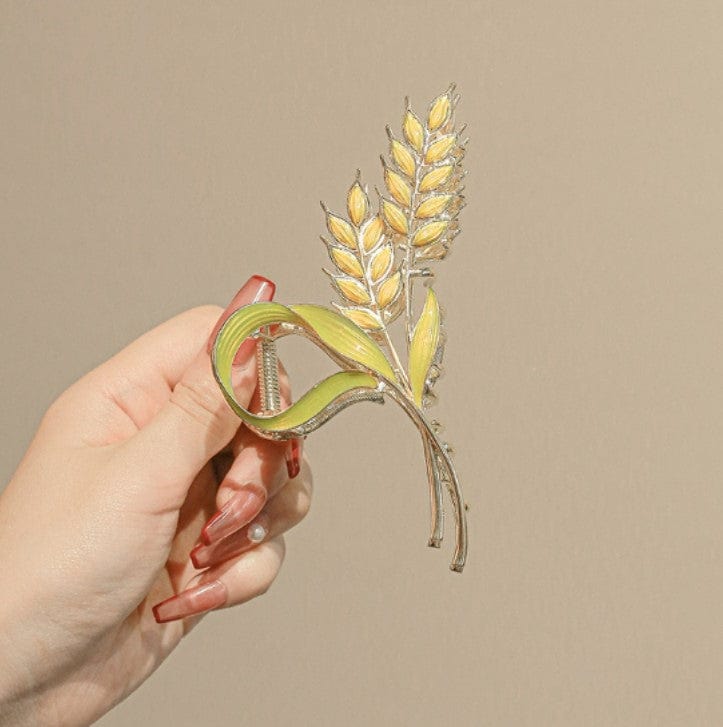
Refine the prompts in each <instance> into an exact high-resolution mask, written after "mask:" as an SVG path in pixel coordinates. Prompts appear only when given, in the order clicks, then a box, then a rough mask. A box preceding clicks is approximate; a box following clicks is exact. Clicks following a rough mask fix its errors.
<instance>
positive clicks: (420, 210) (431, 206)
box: [415, 194, 452, 220]
mask: <svg viewBox="0 0 723 727" xmlns="http://www.w3.org/2000/svg"><path fill="white" fill-rule="evenodd" d="M451 201H452V195H451V194H434V195H432V196H430V197H427V199H425V200H424V202H422V204H420V205H419V207H417V211H416V212H415V216H416V217H417V218H418V219H420V220H426V219H428V218H430V217H436V216H437V215H439V214H441V213H442V212H444V210H445V209H446V208H447V205H448V204H449V203H450V202H451Z"/></svg>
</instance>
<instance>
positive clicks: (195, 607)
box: [153, 536, 286, 623]
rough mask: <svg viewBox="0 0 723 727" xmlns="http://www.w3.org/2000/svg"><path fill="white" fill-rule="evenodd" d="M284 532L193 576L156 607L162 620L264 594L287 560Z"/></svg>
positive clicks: (156, 613) (190, 614)
mask: <svg viewBox="0 0 723 727" xmlns="http://www.w3.org/2000/svg"><path fill="white" fill-rule="evenodd" d="M285 552H286V547H285V543H284V539H283V537H282V536H279V537H277V538H274V539H273V540H269V541H268V542H266V543H263V545H260V546H259V547H257V548H254V549H253V550H250V551H248V552H247V553H244V554H243V555H241V556H239V557H238V558H236V559H235V560H233V561H228V562H226V563H223V564H221V565H219V566H217V567H216V568H213V569H211V570H209V571H206V572H205V573H202V574H199V575H198V576H196V577H195V578H193V579H192V580H191V582H190V583H189V587H188V588H186V590H185V591H183V592H182V593H179V594H178V595H177V596H173V597H172V598H169V599H167V600H165V601H163V602H162V603H159V604H158V605H157V606H154V607H153V615H154V617H155V619H156V621H157V622H158V623H166V622H168V621H175V620H177V619H181V618H189V617H191V616H197V615H199V614H201V613H204V612H206V611H210V610H211V609H215V608H221V607H224V606H235V605H238V604H241V603H245V602H246V601H249V600H251V599H252V598H256V597H257V596H261V595H263V594H264V593H266V591H268V589H269V588H270V587H271V584H272V583H273V582H274V579H275V578H276V576H277V575H278V572H279V569H280V568H281V564H282V562H283V560H284V554H285Z"/></svg>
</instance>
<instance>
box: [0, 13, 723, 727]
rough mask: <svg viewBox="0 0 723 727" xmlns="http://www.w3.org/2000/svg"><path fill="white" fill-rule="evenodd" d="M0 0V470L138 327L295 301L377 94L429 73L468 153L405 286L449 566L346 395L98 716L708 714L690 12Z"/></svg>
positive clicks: (392, 419)
mask: <svg viewBox="0 0 723 727" xmlns="http://www.w3.org/2000/svg"><path fill="white" fill-rule="evenodd" d="M0 9H1V16H0V97H1V98H2V101H1V102H0V103H1V105H0V163H1V174H2V196H1V198H0V212H1V217H2V224H1V225H0V227H1V229H2V232H1V234H2V266H1V268H2V272H1V273H0V278H1V279H0V283H1V284H2V290H3V306H2V308H1V309H0V320H1V324H2V336H3V341H4V343H5V345H4V356H3V365H2V376H1V377H0V382H1V383H0V386H1V387H2V402H3V410H4V415H3V417H2V435H3V436H2V441H3V447H2V452H1V454H0V458H1V459H0V465H1V467H0V475H1V476H2V480H3V481H5V480H6V479H7V478H9V477H10V475H11V473H12V471H13V469H14V467H15V465H16V463H17V461H18V459H19V458H20V457H21V455H22V453H23V451H24V448H25V447H26V445H27V443H28V441H29V439H30V437H31V435H32V433H33V431H34V428H35V426H36V424H37V422H38V419H39V417H40V416H41V413H42V412H43V411H44V409H45V407H46V406H47V405H48V404H49V403H50V401H51V400H52V399H53V397H54V396H55V395H57V394H58V393H59V392H60V391H61V390H62V389H63V388H64V387H66V386H67V385H68V384H69V383H70V382H71V381H73V380H74V379H75V378H76V377H78V376H80V375H81V374H83V373H84V372H85V371H86V370H87V369H89V368H90V367H92V366H94V365H95V364H97V363H98V362H100V361H102V360H103V359H105V358H106V357H108V356H110V355H111V354H113V353H114V352H115V351H116V350H118V349H119V348H120V347H122V346H123V345H124V344H125V343H127V342H128V341H130V340H131V339H133V338H134V337H136V336H138V335H139V334H141V333H142V332H143V331H145V330H146V329H147V328H149V327H151V326H153V325H154V324H156V323H158V322H159V321H161V320H163V319H165V318H167V317H169V316H171V315H173V314H175V313H177V312H179V311H181V310H182V309H184V308H187V307H191V306H194V305H197V304H201V303H206V302H216V303H225V302H226V301H227V300H228V299H229V298H230V297H231V295H232V294H233V293H234V292H235V290H236V288H238V286H239V285H240V284H241V283H242V282H243V281H244V280H245V278H246V277H247V275H248V274H249V273H251V272H254V271H258V272H261V273H265V274H267V275H269V276H272V277H274V278H275V279H276V280H277V281H278V283H279V289H280V294H279V297H280V299H282V300H285V301H288V302H294V301H301V300H308V301H327V300H329V299H330V297H331V294H330V289H329V288H328V283H327V281H326V279H325V278H324V277H323V275H322V274H321V272H320V270H319V268H320V266H321V265H322V264H323V263H324V261H325V256H324V251H323V247H322V246H321V244H320V243H319V242H318V239H317V235H318V234H319V233H320V232H322V229H323V221H322V215H321V212H320V210H319V207H318V200H319V199H320V198H323V199H324V200H325V201H327V202H328V203H329V204H330V205H331V206H332V207H336V208H339V207H340V206H341V205H342V204H343V199H344V194H345V191H346V189H347V187H348V185H349V184H350V183H351V181H352V179H353V174H354V170H355V169H356V168H357V167H361V168H362V169H363V170H364V173H365V179H366V180H367V181H369V182H370V183H371V184H372V185H374V184H379V183H380V173H379V163H378V154H379V153H380V152H381V151H383V150H384V148H385V139H386V137H385V134H384V125H385V124H386V123H392V124H393V125H394V126H398V125H399V121H400V117H401V107H402V98H403V96H404V95H405V94H409V95H410V96H411V98H412V100H413V102H414V103H415V104H416V105H417V106H418V107H423V106H424V105H425V104H426V102H427V101H428V100H429V99H430V98H431V97H432V96H433V95H435V94H436V93H438V92H440V91H441V90H443V89H444V88H445V87H446V84H447V83H448V82H449V81H450V80H455V81H457V83H458V84H459V88H460V90H461V92H462V93H463V101H462V104H461V106H460V112H459V117H460V119H461V120H466V121H467V122H468V123H469V134H470V136H471V138H472V142H471V146H470V151H469V155H468V158H467V165H468V168H469V172H470V174H469V183H468V197H469V207H468V208H467V209H466V210H465V212H464V214H463V233H462V235H461V237H460V238H459V240H458V242H457V245H456V250H455V254H454V255H453V256H452V258H451V259H450V260H449V261H448V262H445V263H444V264H442V265H440V267H439V269H438V272H439V274H440V275H439V282H438V286H437V289H438V291H439V294H440V297H441V299H442V301H443V303H444V305H445V307H446V310H447V313H448V322H449V346H448V359H447V376H446V378H445V379H444V380H443V381H442V382H440V385H439V392H440V395H441V405H440V407H439V408H438V410H437V412H436V415H437V416H439V417H440V418H442V419H444V420H445V421H446V424H447V434H448V436H449V438H450V439H451V440H452V441H453V442H454V443H455V445H456V448H457V452H458V454H457V463H458V466H459V470H460V472H461V475H462V477H463V481H464V485H465V488H466V495H467V499H468V500H469V502H470V504H471V510H470V529H471V553H470V559H469V565H468V569H467V571H466V572H465V573H464V575H462V576H457V575H454V574H452V573H450V572H449V571H448V569H447V561H448V557H449V552H450V551H449V548H446V549H444V550H442V552H437V551H432V550H429V549H427V548H426V547H425V542H426V536H427V493H426V484H425V475H424V471H423V463H422V456H421V450H420V445H419V441H418V436H417V434H416V432H415V430H414V428H413V427H412V425H411V424H410V423H409V422H408V421H407V420H406V419H405V417H404V415H403V414H401V412H399V411H398V410H397V409H396V408H395V407H393V406H387V407H385V408H384V409H382V408H375V407H372V406H371V405H364V406H360V407H356V408H354V409H352V410H350V411H348V412H346V413H344V414H343V415H342V416H341V417H340V418H339V419H338V420H336V421H335V422H334V423H333V424H332V425H330V426H328V427H326V428H324V429H323V430H322V431H320V432H319V433H317V434H316V435H314V436H313V438H312V439H311V440H310V442H309V447H308V449H309V451H310V453H311V455H312V457H313V461H314V468H315V473H316V493H315V502H314V506H313V508H312V512H311V514H310V515H309V517H308V519H307V520H306V521H305V522H304V523H303V524H302V525H301V526H299V528H298V529H297V530H296V531H295V532H293V533H291V534H290V536H289V539H288V543H289V552H288V557H287V561H286V564H285V567H284V569H283V572H282V574H281V576H280V577H279V579H278V581H277V583H276V585H275V586H274V588H272V590H271V591H270V592H269V594H268V595H267V596H265V597H264V598H262V599H259V600H257V601H256V602H254V603H252V604H250V605H248V606H245V607H242V608H239V609H237V610H234V611H232V612H225V613H222V614H215V615H213V616H211V617H210V618H208V619H207V620H206V621H205V622H204V624H203V626H202V627H200V628H198V629H196V630H195V631H194V632H193V634H192V635H191V636H190V637H189V638H188V640H187V641H186V642H184V643H183V644H182V646H181V648H180V649H179V650H178V652H177V653H176V654H175V655H174V656H173V657H172V658H170V660H169V661H168V662H167V663H166V664H165V665H164V666H163V667H162V668H161V670H160V671H159V672H158V673H157V674H156V675H155V676H154V677H153V678H152V679H151V680H150V681H149V682H148V683H147V684H146V685H144V686H143V687H142V688H141V689H140V690H139V691H138V693H136V694H135V695H133V696H132V697H131V698H129V699H128V700H127V701H126V702H125V703H124V704H122V705H121V706H120V707H118V708H117V709H116V710H114V711H113V712H112V713H111V714H110V715H108V716H107V717H106V718H104V719H103V720H101V723H100V724H102V725H103V727H116V726H118V725H131V724H144V725H154V726H158V727H166V726H168V727H170V726H171V725H174V726H186V725H188V726H190V725H196V724H204V725H207V726H208V727H220V726H221V725H238V724H262V725H272V726H277V725H279V726H280V725H291V724H301V725H307V724H309V725H311V724H314V725H354V726H356V725H370V724H380V725H437V724H444V723H449V724H457V725H492V726H498V725H515V726H516V725H535V726H537V725H636V726H637V725H720V724H723V689H722V688H721V678H722V677H723V609H722V608H721V600H723V585H722V584H723V561H722V556H721V553H722V552H723V535H722V533H723V527H722V524H723V489H722V487H721V471H722V470H723V457H722V454H721V451H722V450H721V443H720V441H721V431H722V429H723V397H722V396H721V378H722V376H723V356H722V355H721V345H720V341H721V331H722V330H723V320H722V316H721V310H722V308H723V295H722V294H721V290H722V288H721V283H722V282H723V280H722V278H723V275H722V272H723V255H722V254H721V245H722V244H723V236H722V235H721V228H722V225H723V205H722V204H721V182H723V144H722V143H721V142H722V141H723V140H722V138H721V128H722V127H723V103H722V101H721V88H723V83H722V82H721V67H722V64H723V43H722V42H721V41H723V5H721V3H718V2H709V3H706V2H679V3H672V2H632V3H631V2H567V3H565V2H554V3H523V2H471V1H467V2H441V1H440V2H435V3H431V2H411V1H409V0H407V1H400V0H396V1H395V2H387V3H382V2H364V3H359V4H357V5H356V6H354V5H352V4H349V3H334V2H315V3H284V4H273V3H271V4H270V3H257V2H253V3H252V2H234V3H213V4H211V3H205V4H204V3H161V2H154V3H150V4H147V3H141V2H139V3H129V2H123V3H90V2H87V3H86V2H82V3H81V2H72V3H70V2H56V3H48V4H41V3H24V2H2V3H0ZM293 358H294V360H292V361H290V368H291V369H292V371H293V372H296V373H297V386H298V387H299V388H303V386H304V385H306V384H310V383H312V382H313V380H314V374H313V369H312V366H315V365H316V362H317V361H318V358H317V357H316V356H315V355H313V354H311V353H309V351H308V349H306V348H304V347H303V346H302V347H299V348H298V350H296V351H294V357H293ZM4 581H5V587H12V579H8V577H7V575H6V577H5V579H4Z"/></svg>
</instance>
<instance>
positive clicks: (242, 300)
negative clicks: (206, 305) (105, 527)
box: [206, 275, 276, 365]
mask: <svg viewBox="0 0 723 727" xmlns="http://www.w3.org/2000/svg"><path fill="white" fill-rule="evenodd" d="M275 292H276V284H275V283H274V282H272V281H271V280H269V279H268V278H264V277H263V276H262V275H252V276H251V277H250V278H249V279H248V280H247V281H246V282H245V283H244V284H243V286H242V287H241V289H240V290H239V292H238V293H236V295H234V297H233V300H232V301H231V302H230V303H229V304H228V306H226V310H225V311H224V312H223V313H222V314H221V317H220V318H219V319H218V322H217V323H216V325H215V326H214V327H213V331H212V332H211V335H210V336H209V339H208V346H207V348H206V350H207V351H208V353H209V354H210V353H211V349H212V348H213V343H214V341H215V340H216V336H217V335H218V332H219V331H220V330H221V326H222V325H223V324H224V323H225V322H226V321H227V320H228V318H229V316H230V315H231V314H232V313H235V312H236V311H237V310H238V309H239V308H241V307H242V306H245V305H250V304H251V303H260V302H261V301H270V300H273V297H274V293H275ZM255 350H256V341H255V340H254V339H253V338H247V339H246V340H245V341H244V342H243V343H242V344H241V347H240V348H239V350H238V353H237V354H236V358H235V359H234V363H235V364H237V365H239V364H242V363H246V361H248V360H249V359H250V358H251V356H252V355H253V353H254V351H255Z"/></svg>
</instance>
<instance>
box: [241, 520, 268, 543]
mask: <svg viewBox="0 0 723 727" xmlns="http://www.w3.org/2000/svg"><path fill="white" fill-rule="evenodd" d="M246 535H247V536H248V539H249V540H250V541H251V542H252V543H260V542H261V541H262V540H263V539H264V538H265V537H266V528H265V527H264V526H263V525H261V523H253V524H251V525H249V529H248V530H247V531H246Z"/></svg>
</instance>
